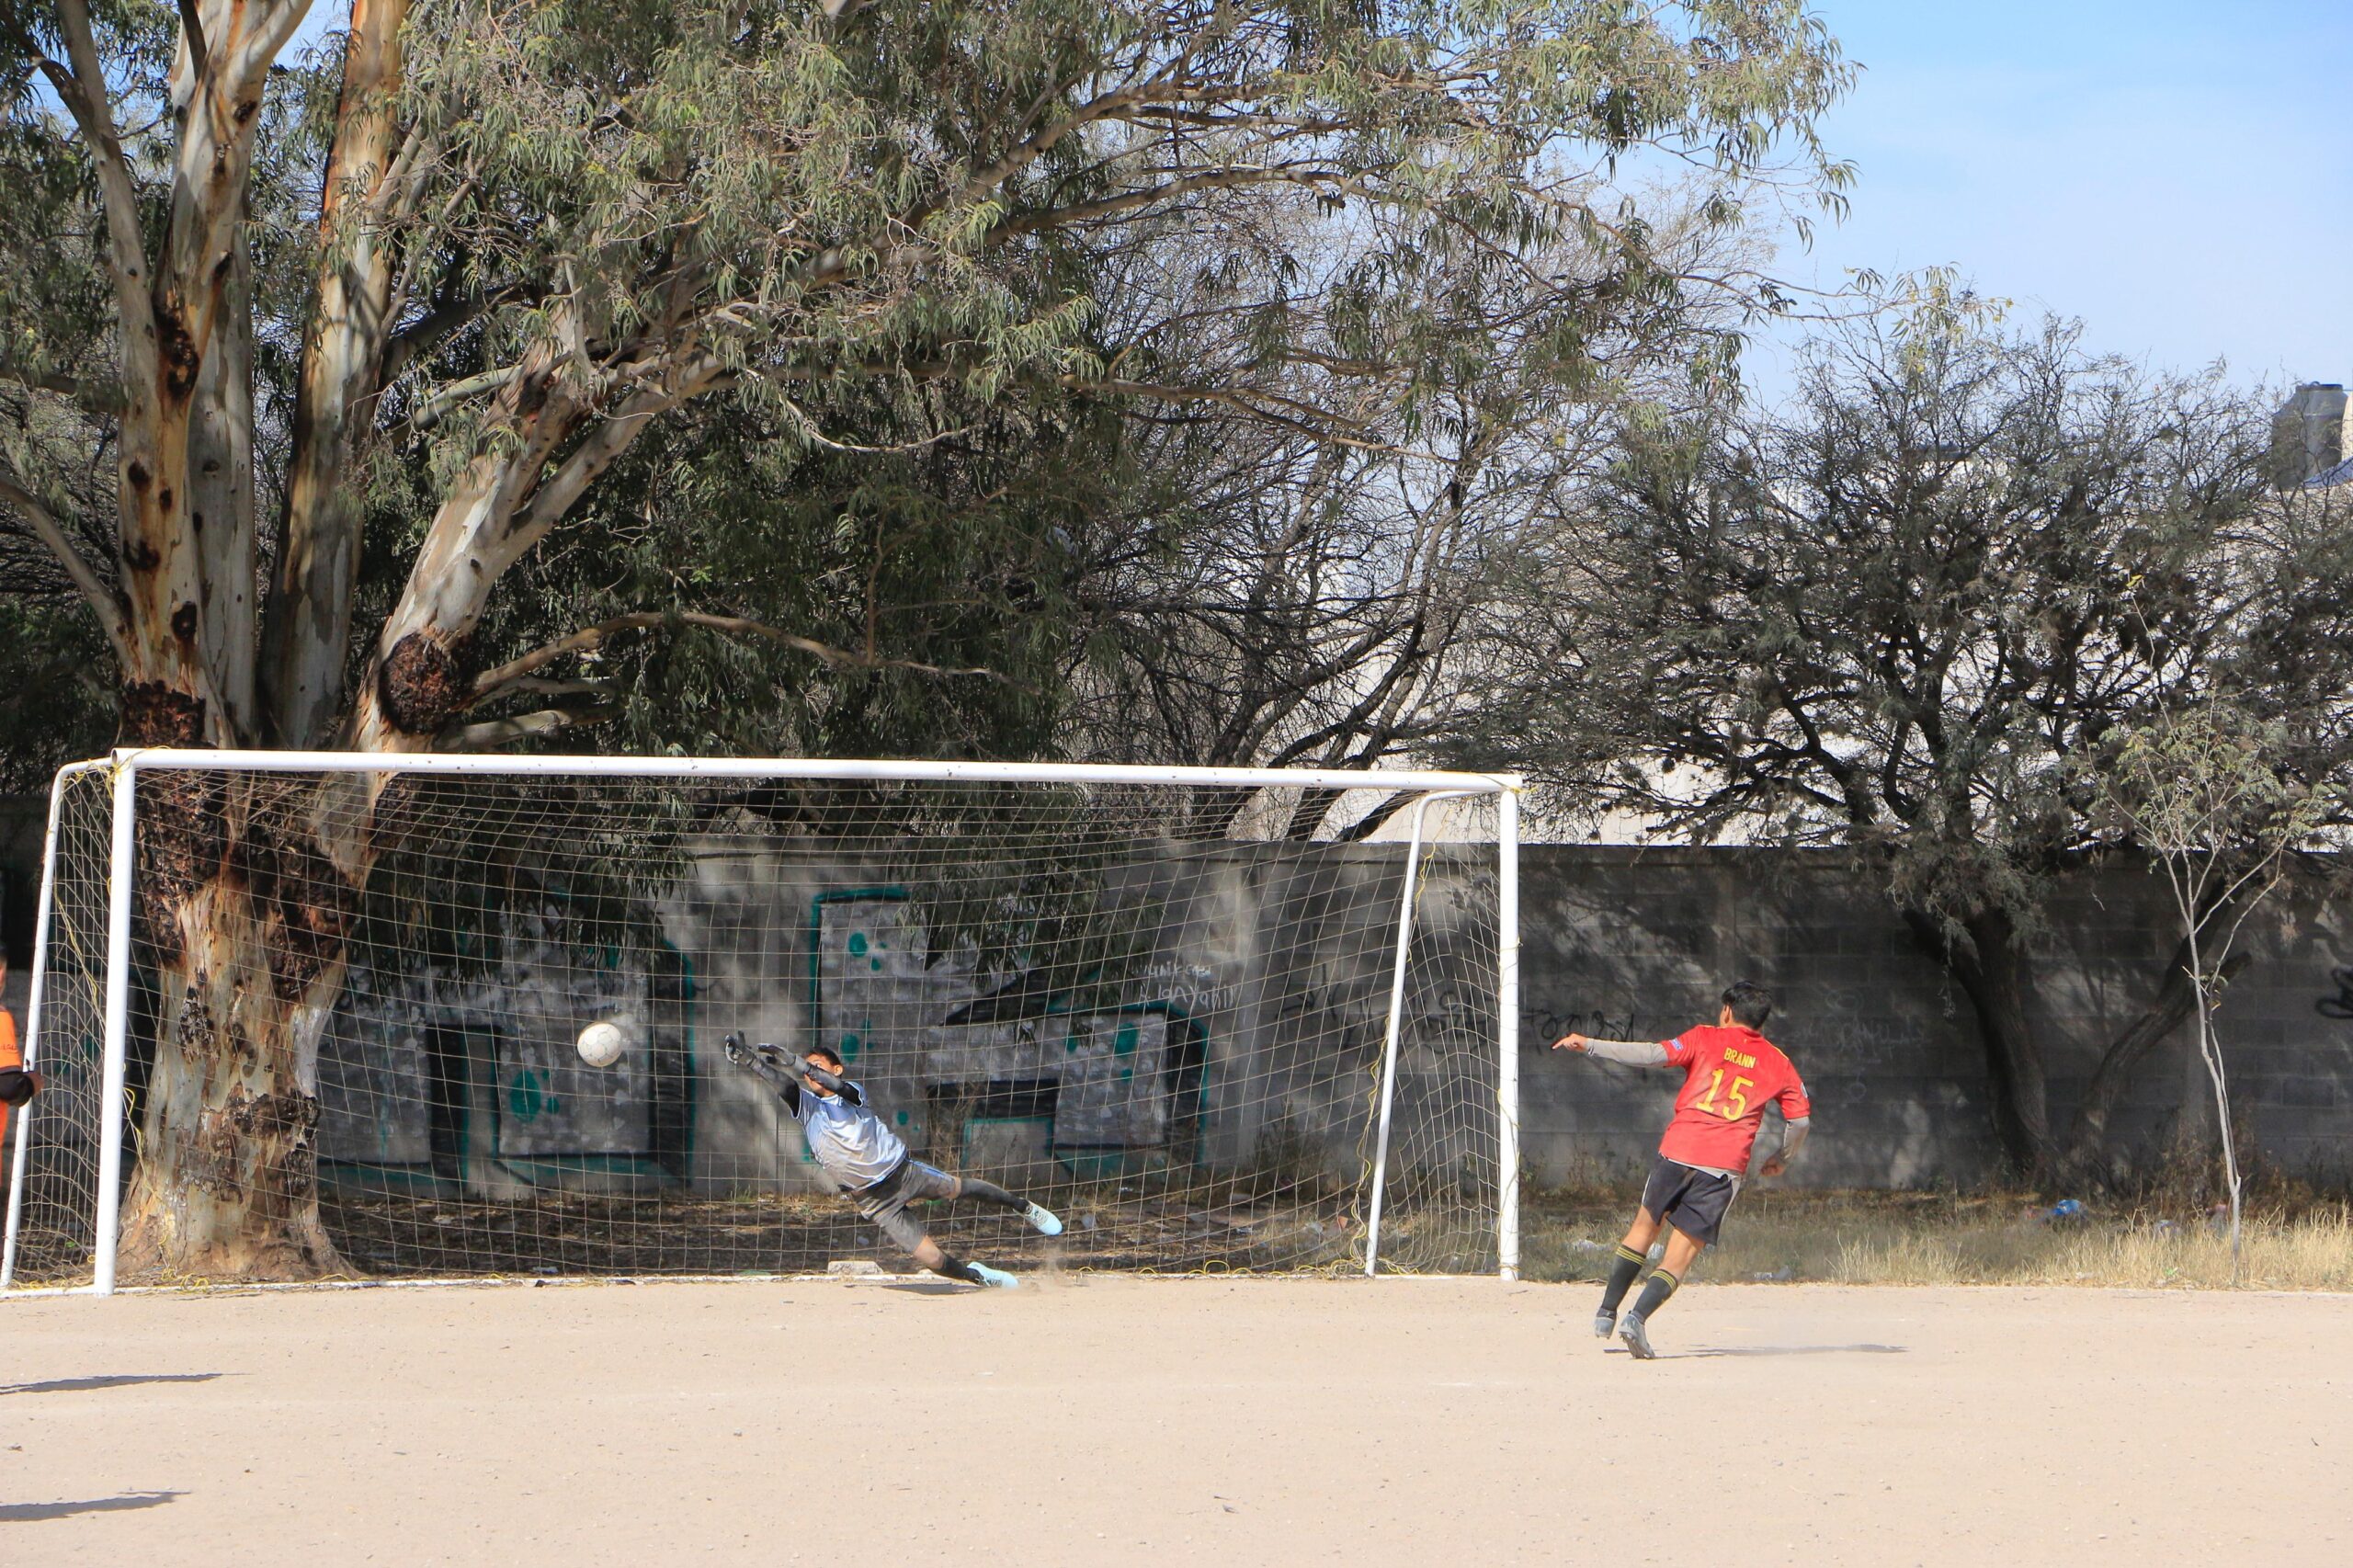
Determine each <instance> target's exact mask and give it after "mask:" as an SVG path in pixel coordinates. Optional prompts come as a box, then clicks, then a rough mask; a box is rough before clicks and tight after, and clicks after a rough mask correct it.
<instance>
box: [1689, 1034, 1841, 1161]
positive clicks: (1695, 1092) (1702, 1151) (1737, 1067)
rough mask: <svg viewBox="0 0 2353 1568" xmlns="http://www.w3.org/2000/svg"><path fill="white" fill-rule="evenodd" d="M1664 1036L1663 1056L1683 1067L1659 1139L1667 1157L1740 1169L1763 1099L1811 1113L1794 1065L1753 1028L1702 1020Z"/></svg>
mask: <svg viewBox="0 0 2353 1568" xmlns="http://www.w3.org/2000/svg"><path fill="white" fill-rule="evenodd" d="M1662 1043H1664V1044H1665V1047H1666V1060H1667V1062H1668V1064H1669V1065H1670V1066H1675V1067H1680V1068H1682V1069H1683V1092H1682V1093H1681V1094H1679V1095H1677V1096H1675V1119H1674V1120H1672V1121H1670V1122H1668V1123H1667V1124H1666V1136H1665V1137H1664V1138H1662V1139H1660V1140H1659V1144H1658V1152H1659V1153H1662V1154H1664V1155H1665V1156H1666V1157H1667V1158H1668V1159H1670V1160H1675V1161H1677V1162H1679V1163H1680V1164H1683V1165H1709V1166H1711V1167H1713V1168H1714V1169H1716V1170H1720V1171H1731V1172H1733V1173H1734V1174H1736V1175H1737V1174H1741V1173H1745V1171H1746V1170H1747V1169H1748V1155H1749V1151H1750V1150H1752V1149H1753V1148H1755V1147H1756V1128H1757V1124H1758V1123H1759V1122H1761V1121H1763V1120H1764V1119H1765V1107H1766V1104H1767V1102H1768V1101H1776V1100H1778V1101H1779V1103H1780V1107H1781V1114H1782V1115H1783V1116H1784V1117H1786V1118H1788V1119H1790V1120H1791V1121H1794V1120H1796V1119H1798V1118H1799V1117H1802V1116H1810V1115H1812V1114H1813V1102H1812V1101H1811V1100H1809V1099H1807V1098H1806V1093H1805V1083H1804V1081H1803V1080H1802V1079H1801V1078H1800V1077H1799V1076H1798V1070H1797V1069H1796V1068H1795V1067H1793V1066H1791V1065H1790V1059H1789V1058H1788V1057H1786V1056H1784V1055H1782V1054H1781V1048H1780V1047H1779V1046H1778V1045H1775V1044H1774V1043H1773V1042H1772V1041H1771V1040H1767V1039H1766V1038H1765V1037H1764V1036H1763V1035H1761V1034H1758V1033H1757V1032H1756V1030H1755V1029H1752V1028H1743V1027H1741V1026H1739V1025H1733V1026H1732V1027H1730V1028H1720V1027H1719V1026H1717V1025H1714V1024H1706V1025H1702V1026H1701V1027H1699V1028H1691V1029H1685V1030H1684V1031H1683V1032H1682V1033H1681V1034H1679V1035H1677V1036H1676V1037H1675V1038H1674V1039H1673V1040H1665V1041H1663V1042H1662Z"/></svg>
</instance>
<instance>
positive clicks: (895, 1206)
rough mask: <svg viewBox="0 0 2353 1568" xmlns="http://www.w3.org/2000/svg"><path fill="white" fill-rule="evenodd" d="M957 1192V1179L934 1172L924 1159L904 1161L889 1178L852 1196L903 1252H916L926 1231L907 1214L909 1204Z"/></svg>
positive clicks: (860, 1210)
mask: <svg viewBox="0 0 2353 1568" xmlns="http://www.w3.org/2000/svg"><path fill="white" fill-rule="evenodd" d="M956 1190H957V1182H956V1178H955V1177H954V1176H949V1174H948V1173H947V1172H946V1171H940V1170H934V1169H933V1168H932V1167H931V1166H929V1165H925V1164H924V1163H923V1162H922V1161H921V1160H916V1159H905V1160H901V1161H900V1162H899V1164H898V1165H897V1167H896V1168H895V1169H893V1170H892V1172H891V1174H890V1175H889V1176H884V1177H883V1178H882V1179H881V1181H878V1182H876V1183H875V1184H874V1185H873V1186H871V1187H859V1188H858V1190H857V1191H856V1192H853V1193H851V1194H850V1195H849V1197H850V1201H851V1202H853V1203H855V1204H857V1205H858V1212H859V1213H860V1214H862V1215H864V1216H865V1217H866V1218H867V1219H868V1220H870V1221H873V1222H874V1224H875V1226H876V1228H878V1229H879V1230H881V1233H883V1234H884V1235H886V1236H888V1237H890V1238H891V1239H892V1241H893V1242H896V1243H897V1244H899V1247H900V1249H901V1250H902V1251H904V1252H913V1251H915V1248H916V1247H917V1246H919V1245H921V1244H922V1242H923V1238H924V1228H923V1227H922V1226H921V1225H920V1224H918V1223H916V1222H915V1216H913V1215H912V1214H909V1213H908V1212H907V1205H908V1204H910V1203H920V1202H922V1201H923V1200H924V1199H948V1198H953V1197H955V1196H956Z"/></svg>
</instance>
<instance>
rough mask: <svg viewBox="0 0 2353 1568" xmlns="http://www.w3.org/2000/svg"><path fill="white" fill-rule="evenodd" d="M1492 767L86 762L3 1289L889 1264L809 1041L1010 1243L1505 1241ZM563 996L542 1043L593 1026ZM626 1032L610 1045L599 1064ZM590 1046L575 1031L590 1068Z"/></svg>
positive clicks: (949, 1231) (1112, 1248) (968, 1236)
mask: <svg viewBox="0 0 2353 1568" xmlns="http://www.w3.org/2000/svg"><path fill="white" fill-rule="evenodd" d="M1517 835H1518V779H1517V778H1512V777H1509V776H1504V775H1483V774H1464V773H1447V772H1437V771H1415V772H1407V771H1397V772H1359V771H1310V770H1298V769H1213V768H1182V767H1103V766H1083V765H1046V764H1038V765H1030V764H984V763H959V762H881V761H875V762H869V761H847V760H799V759H747V758H669V757H561V756H438V755H419V756H378V755H360V754H344V753H281V752H225V751H219V752H216V751H172V750H144V751H122V752H118V753H116V754H115V755H114V756H111V757H108V758H104V759H99V760H97V761H94V762H87V763H79V764H75V765H74V766H72V767H67V768H65V769H64V770H63V771H62V772H61V773H60V774H59V775H58V777H57V779H56V781H55V784H54V785H53V787H52V790H51V803H50V818H49V824H48V828H47V833H46V835H45V839H44V846H43V860H42V875H41V887H40V907H39V915H38V924H37V929H36V933H35V951H34V955H33V970H32V977H31V980H32V992H31V1007H30V1014H29V1017H28V1020H27V1022H28V1028H27V1035H26V1060H27V1065H28V1066H29V1067H31V1068H33V1069H34V1070H35V1071H37V1072H38V1073H40V1074H41V1076H42V1079H43V1089H42V1092H41V1094H40V1096H37V1097H36V1098H35V1099H34V1100H33V1101H32V1102H31V1103H30V1104H29V1105H28V1106H27V1107H25V1108H23V1109H21V1110H19V1111H17V1113H16V1115H15V1117H14V1119H13V1124H12V1126H11V1128H10V1132H11V1134H12V1135H13V1145H12V1147H10V1148H9V1149H8V1150H7V1151H6V1166H5V1167H0V1168H5V1169H6V1172H7V1175H8V1193H7V1205H6V1242H5V1252H0V1290H10V1289H17V1290H22V1289H27V1288H47V1289H60V1288H63V1289H85V1290H94V1291H96V1292H97V1293H100V1294H106V1293H110V1292H112V1291H113V1290H116V1289H117V1287H118V1285H119V1284H121V1285H129V1284H141V1283H151V1282H162V1283H184V1282H187V1281H188V1280H190V1279H198V1278H252V1277H268V1276H272V1275H278V1276H290V1277H302V1276H309V1277H321V1276H359V1277H369V1278H410V1279H430V1278H481V1277H486V1276H503V1275H513V1276H539V1277H547V1276H587V1277H597V1276H608V1277H609V1276H631V1277H635V1276H646V1275H656V1274H671V1275H701V1276H710V1275H736V1274H754V1275H775V1274H790V1273H799V1272H805V1271H821V1270H823V1269H824V1268H826V1267H829V1266H831V1265H835V1264H841V1263H849V1262H853V1261H856V1260H864V1259H871V1260H875V1261H879V1262H880V1263H881V1266H882V1267H885V1268H890V1269H909V1268H912V1267H914V1265H913V1264H912V1263H910V1262H909V1261H908V1260H907V1259H906V1258H905V1257H904V1256H903V1255H901V1254H899V1253H898V1252H896V1251H895V1250H894V1249H892V1247H891V1246H890V1245H889V1244H888V1243H887V1242H886V1241H885V1240H884V1239H883V1238H882V1237H881V1235H880V1234H879V1233H876V1232H875V1231H874V1230H873V1229H871V1228H870V1227H868V1226H866V1225H864V1224H863V1223H862V1222H861V1221H860V1220H859V1218H858V1214H857V1212H856V1211H855V1210H854V1209H853V1208H852V1207H851V1205H850V1204H848V1203H847V1202H845V1201H844V1200H843V1199H841V1198H840V1197H838V1196H837V1195H835V1194H834V1193H833V1192H832V1191H831V1190H830V1188H829V1187H828V1186H827V1184H826V1182H825V1181H824V1178H823V1176H822V1173H821V1172H820V1171H819V1169H818V1168H817V1167H816V1166H815V1165H813V1162H812V1161H811V1160H810V1158H809V1156H808V1153H807V1151H806V1149H805V1147H804V1146H803V1144H802V1142H801V1137H800V1134H799V1131H798V1128H797V1126H796V1125H795V1123H794V1121H793V1119H792V1117H791V1116H790V1114H789V1113H788V1111H787V1110H786V1108H784V1106H783V1105H782V1104H781V1103H780V1102H779V1099H778V1097H777V1096H776V1094H775V1092H774V1091H773V1090H772V1089H770V1088H769V1087H768V1086H767V1085H766V1084H765V1083H763V1082H762V1081H761V1080H760V1079H759V1078H757V1077H756V1076H755V1075H753V1074H750V1073H748V1072H745V1071H744V1070H742V1069H740V1068H737V1067H735V1066H733V1065H732V1064H731V1063H730V1062H729V1061H728V1059H727V1054H726V1053H725V1051H722V1040H723V1039H724V1037H725V1036H727V1035H728V1034H730V1033H734V1032H741V1033H743V1034H745V1035H746V1036H748V1037H749V1038H750V1039H752V1040H755V1041H760V1040H766V1041H772V1042H775V1043H777V1044H779V1045H782V1046H785V1047H787V1048H789V1049H790V1050H791V1051H807V1050H809V1049H812V1048H813V1047H816V1046H823V1047H824V1048H825V1049H826V1050H828V1051H833V1052H835V1054H837V1055H839V1056H840V1057H841V1058H842V1060H843V1062H844V1063H845V1072H844V1075H845V1076H847V1077H849V1078H851V1079H853V1080H856V1081H858V1082H859V1083H860V1084H861V1085H863V1086H864V1088H865V1091H866V1094H867V1096H868V1098H869V1100H870V1103H871V1104H872V1105H873V1106H874V1107H875V1108H876V1109H877V1110H878V1111H879V1112H880V1113H881V1116H882V1117H883V1119H884V1120H885V1124H886V1125H888V1126H889V1127H891V1128H892V1131H894V1132H895V1133H896V1134H897V1135H898V1136H899V1137H900V1138H901V1140H902V1141H903V1142H904V1143H905V1145H906V1147H907V1149H908V1150H909V1152H910V1153H911V1155H912V1157H914V1158H915V1159H919V1160H923V1161H925V1162H926V1163H928V1164H931V1165H938V1166H940V1167H942V1168H945V1169H948V1170H950V1171H955V1172H961V1173H964V1174H969V1175H972V1176H983V1177H985V1178H986V1179H988V1180H990V1181H993V1182H996V1183H998V1184H1000V1185H1002V1186H1004V1187H1008V1188H1010V1189H1012V1190H1013V1191H1015V1192H1017V1193H1021V1194H1023V1195H1024V1196H1027V1197H1034V1198H1036V1199H1039V1200H1040V1201H1041V1202H1044V1203H1046V1204H1048V1205H1049V1206H1051V1207H1053V1208H1055V1209H1057V1210H1059V1211H1061V1212H1062V1213H1063V1216H1064V1219H1065V1221H1066V1226H1067V1228H1066V1229H1065V1231H1064V1233H1063V1234H1062V1235H1061V1236H1059V1237H1055V1238H1051V1239H1049V1238H1046V1237H1042V1236H1039V1235H1036V1234H1033V1233H1030V1232H1029V1230H1028V1229H1027V1228H1025V1227H1023V1226H1021V1225H1020V1224H1019V1223H1018V1221H1017V1220H1015V1219H1013V1218H1011V1217H1010V1216H1007V1215H1005V1214H1003V1213H1002V1212H1001V1211H999V1210H991V1209H981V1208H972V1207H970V1206H968V1205H963V1204H949V1205H933V1206H931V1207H930V1209H929V1210H927V1211H926V1210H918V1211H917V1212H918V1213H919V1215H920V1217H921V1219H922V1221H923V1223H924V1224H925V1226H926V1228H928V1229H929V1230H930V1232H931V1233H932V1234H933V1235H934V1236H935V1237H936V1238H938V1240H939V1241H940V1242H941V1244H943V1245H945V1246H947V1247H948V1248H949V1250H950V1251H951V1252H952V1253H955V1254H957V1255H958V1256H972V1257H975V1258H979V1259H982V1260H984V1261H990V1262H994V1263H999V1264H1001V1265H1002V1266H1004V1267H1010V1268H1013V1269H1014V1270H1016V1271H1017V1272H1018V1271H1022V1270H1026V1269H1031V1268H1041V1267H1043V1268H1051V1267H1073V1268H1118V1269H1132V1270H1146V1271H1153V1270H1157V1271H1170V1272H1178V1271H1187V1272H1189V1271H1199V1270H1204V1269H1212V1270H1222V1269H1253V1270H1270V1271H1300V1270H1350V1271H1353V1270H1361V1271H1362V1272H1364V1273H1366V1274H1372V1273H1376V1272H1436V1273H1453V1274H1463V1273H1481V1272H1496V1273H1500V1274H1501V1275H1503V1276H1504V1277H1505V1278H1517V1277H1518V1262H1519V1258H1518V1202H1519V1191H1518V1172H1519V1148H1518V907H1517V901H1518V859H1517V842H1516V840H1517ZM591 1026H608V1027H605V1028H599V1029H598V1030H597V1035H596V1037H595V1040H596V1043H597V1045H598V1046H599V1047H602V1048H603V1049H600V1050H597V1051H588V1050H585V1049H583V1048H581V1047H580V1045H579V1042H580V1040H581V1036H582V1034H583V1031H584V1030H587V1029H589V1028H591ZM615 1044H618V1046H619V1053H618V1056H612V1054H611V1051H612V1047H613V1045H615ZM606 1057H610V1058H611V1059H610V1060H609V1061H605V1060H598V1059H599V1058H606Z"/></svg>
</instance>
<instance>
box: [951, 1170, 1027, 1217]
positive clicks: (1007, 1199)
mask: <svg viewBox="0 0 2353 1568" xmlns="http://www.w3.org/2000/svg"><path fill="white" fill-rule="evenodd" d="M956 1196H957V1197H959V1198H969V1199H972V1201H973V1202H975V1203H994V1204H995V1205H996V1206H997V1207H998V1208H1000V1209H1027V1208H1029V1199H1026V1198H1016V1197H1015V1196H1013V1194H1011V1193H1009V1192H1007V1191H1006V1190H1005V1188H1003V1187H999V1186H997V1184H996V1183H995V1182H993V1181H983V1180H981V1179H980V1178H979V1177H978V1176H966V1177H965V1178H964V1187H963V1190H962V1191H961V1192H959V1193H957V1195H956Z"/></svg>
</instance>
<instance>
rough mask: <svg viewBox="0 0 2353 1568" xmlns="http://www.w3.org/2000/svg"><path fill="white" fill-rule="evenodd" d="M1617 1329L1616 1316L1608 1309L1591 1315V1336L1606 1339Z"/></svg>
mask: <svg viewBox="0 0 2353 1568" xmlns="http://www.w3.org/2000/svg"><path fill="white" fill-rule="evenodd" d="M1617 1327H1618V1314H1617V1313H1616V1312H1611V1311H1610V1310H1609V1309H1608V1307H1604V1308H1602V1309H1601V1310H1600V1311H1599V1312H1596V1313H1594V1314H1593V1336H1594V1337H1595V1338H1596V1339H1607V1338H1608V1337H1609V1335H1611V1333H1612V1332H1614V1331H1615V1330H1616V1329H1617Z"/></svg>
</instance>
